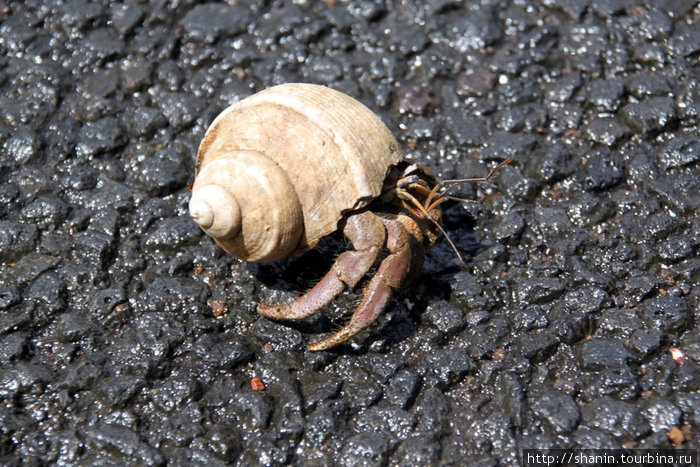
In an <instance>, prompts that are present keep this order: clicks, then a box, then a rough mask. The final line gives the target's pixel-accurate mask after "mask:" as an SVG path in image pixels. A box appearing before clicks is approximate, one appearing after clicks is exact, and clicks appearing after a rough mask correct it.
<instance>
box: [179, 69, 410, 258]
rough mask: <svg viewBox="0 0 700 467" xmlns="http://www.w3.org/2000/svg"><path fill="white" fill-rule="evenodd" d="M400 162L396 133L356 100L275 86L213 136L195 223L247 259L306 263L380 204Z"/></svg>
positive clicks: (228, 117)
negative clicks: (328, 239)
mask: <svg viewBox="0 0 700 467" xmlns="http://www.w3.org/2000/svg"><path fill="white" fill-rule="evenodd" d="M401 159H403V152H402V151H401V149H400V146H399V144H398V142H397V141H396V139H395V138H394V137H393V136H392V134H391V132H390V131H389V129H388V128H387V127H386V126H385V125H384V124H383V123H382V122H381V120H380V119H379V118H378V117H377V116H376V115H375V114H374V113H372V111H370V110H369V109H368V108H367V107H365V106H364V105H362V104H361V103H360V102H358V101H356V100H355V99H353V98H351V97H349V96H347V95H345V94H343V93H341V92H338V91H334V90H332V89H329V88H326V87H323V86H317V85H312V84H298V83H295V84H283V85H279V86H275V87H272V88H269V89H267V90H265V91H262V92H259V93H257V94H254V95H252V96H250V97H248V98H246V99H243V100H241V101H240V102H238V103H236V104H234V105H232V106H231V107H229V108H227V109H226V110H224V111H223V112H222V113H221V114H220V115H219V116H218V117H217V118H216V119H215V120H214V122H213V123H212V124H211V126H210V127H209V129H208V130H207V132H206V134H205V136H204V139H203V140H202V143H201V145H200V147H199V152H198V154H197V163H196V169H195V182H194V185H193V187H192V198H191V200H190V206H189V209H190V215H191V217H192V219H193V220H194V221H195V222H197V224H199V225H200V227H201V228H202V229H203V230H204V231H205V232H206V233H207V234H209V235H211V236H212V237H213V238H214V240H215V241H216V242H217V243H218V244H219V245H220V246H221V247H222V248H223V249H224V250H226V251H227V252H228V253H230V254H232V255H234V256H236V257H238V258H241V259H243V260H246V261H255V262H266V261H274V260H278V259H281V258H284V257H287V256H299V255H301V254H303V253H304V252H306V251H307V250H309V249H311V248H313V247H314V246H315V245H316V244H317V243H318V241H319V240H320V239H321V238H322V237H324V236H325V235H328V234H329V233H331V232H333V231H335V230H336V229H337V227H338V222H339V221H340V219H341V218H342V216H343V215H344V214H345V213H346V212H349V211H352V210H356V209H360V208H362V207H364V206H366V205H367V204H368V203H369V202H370V201H372V199H374V198H375V197H377V196H378V195H379V194H380V193H381V190H382V185H383V182H384V178H385V176H386V173H387V170H388V169H389V167H391V166H393V165H395V164H397V163H398V162H399V161H400V160H401Z"/></svg>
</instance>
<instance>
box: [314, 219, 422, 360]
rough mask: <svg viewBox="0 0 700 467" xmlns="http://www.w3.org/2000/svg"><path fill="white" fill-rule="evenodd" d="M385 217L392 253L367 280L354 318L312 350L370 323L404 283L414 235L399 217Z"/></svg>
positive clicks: (388, 246) (325, 348)
mask: <svg viewBox="0 0 700 467" xmlns="http://www.w3.org/2000/svg"><path fill="white" fill-rule="evenodd" d="M382 221H383V222H384V225H385V227H386V230H387V248H388V249H389V251H390V252H391V254H390V255H389V256H387V257H386V258H385V259H384V260H383V261H382V263H381V265H380V266H379V270H378V271H377V273H376V274H375V276H374V277H372V280H370V282H369V284H367V287H366V288H365V290H364V293H363V295H362V301H361V302H360V304H359V305H358V307H357V308H356V309H355V311H354V312H353V314H352V318H350V322H349V323H348V324H347V325H346V326H344V327H343V328H341V329H340V330H339V331H337V332H336V333H335V334H333V335H332V336H330V337H328V338H326V339H323V340H322V341H319V342H316V343H315V344H311V345H309V347H308V349H309V350H311V351H318V350H327V349H329V348H331V347H333V346H336V345H338V344H340V343H341V342H343V341H345V340H346V339H348V338H350V337H352V336H354V335H355V334H357V333H358V332H359V331H360V330H362V329H364V328H366V327H367V326H369V325H370V324H371V323H373V322H374V320H376V319H377V317H378V316H379V314H380V313H381V312H382V311H383V310H384V308H386V305H387V303H388V302H389V298H390V297H391V293H392V292H393V291H395V290H397V289H399V288H400V287H401V283H402V282H403V279H404V278H405V277H406V275H407V273H408V271H409V268H410V266H411V259H412V258H411V255H412V251H411V245H410V242H411V235H410V234H409V232H408V231H407V230H406V227H405V226H404V225H403V223H402V222H400V221H399V220H396V219H382Z"/></svg>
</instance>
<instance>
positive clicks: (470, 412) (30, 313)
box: [0, 0, 700, 466]
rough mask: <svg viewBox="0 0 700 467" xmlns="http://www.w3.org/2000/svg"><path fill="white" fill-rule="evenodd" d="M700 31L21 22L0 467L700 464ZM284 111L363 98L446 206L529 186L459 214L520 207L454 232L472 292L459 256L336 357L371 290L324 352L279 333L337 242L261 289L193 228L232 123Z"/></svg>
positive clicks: (295, 334) (576, 12) (602, 20)
mask: <svg viewBox="0 0 700 467" xmlns="http://www.w3.org/2000/svg"><path fill="white" fill-rule="evenodd" d="M699 20H700V7H698V4H697V2H695V1H689V0H665V1H653V0H636V1H632V0H567V1H553V0H502V1H495V0H493V1H491V0H482V1H459V0H429V1H425V2H424V1H417V0H405V1H398V0H391V1H390V0H386V1H379V2H370V1H342V0H327V1H325V2H312V1H304V0H298V1H294V2H293V1H266V2H255V1H246V0H241V1H231V2H228V3H225V2H211V3H199V2H195V1H191V0H182V1H161V0H157V1H149V2H146V1H138V0H131V1H114V2H111V1H107V0H102V1H97V2H94V1H87V0H78V1H70V0H66V1H59V0H48V1H46V0H25V1H10V2H2V3H1V4H0V464H3V465H48V464H59V465H159V466H160V465H327V466H332V465H340V466H355V465H378V466H383V465H390V466H394V465H402V466H403V465H439V464H444V465H460V466H461V465H473V466H496V465H522V458H521V456H522V452H523V449H528V448H542V449H544V448H553V447H558V448H575V447H579V448H618V447H626V448H673V449H678V448H697V446H698V441H697V440H698V433H699V432H700V393H699V392H698V389H699V387H700V380H699V376H700V371H699V365H700V331H699V324H700V312H699V311H698V305H699V295H700V287H698V282H699V278H700V258H699V257H698V247H699V245H700V240H699V234H698V233H699V232H700V225H699V221H698V209H699V204H700V176H699V173H700V172H699V170H698V168H699V163H700V120H699V119H700V62H699V58H700V27H699V26H698V23H699ZM284 82H310V83H317V84H324V85H328V86H331V87H333V88H336V89H339V90H341V91H343V92H346V93H348V94H350V95H352V96H354V97H356V98H358V99H359V100H361V101H362V102H364V103H365V104H366V105H367V106H369V107H370V108H371V109H373V110H374V111H376V112H377V113H378V114H379V115H380V116H381V117H382V119H383V120H384V121H385V122H386V123H387V125H388V126H389V127H390V128H391V129H392V131H393V132H394V134H395V135H396V136H397V138H398V139H399V141H401V143H402V144H403V146H404V147H405V148H407V152H408V154H409V156H410V157H411V158H412V159H414V160H417V161H420V162H422V163H424V164H426V165H427V166H428V167H430V168H431V169H432V170H433V171H434V172H435V173H436V174H437V175H438V176H439V177H440V178H442V179H451V178H460V177H474V176H480V175H484V174H486V173H487V172H488V170H489V169H490V168H493V167H494V166H496V165H497V164H498V163H499V162H501V161H503V160H505V159H507V158H508V157H512V158H514V159H515V162H514V163H512V164H510V165H508V166H507V167H505V168H504V169H503V170H502V171H501V172H500V173H499V175H498V177H497V178H496V180H495V183H496V185H497V188H492V187H482V188H483V189H482V188H479V187H475V186H467V187H465V188H464V189H463V190H462V191H461V193H460V195H461V196H463V197H465V198H468V199H479V198H483V197H484V196H486V195H487V194H488V193H492V192H494V191H498V192H500V193H501V196H499V197H496V198H493V199H491V200H489V201H488V202H487V203H485V204H483V205H474V204H456V203H454V204H453V205H450V206H447V208H446V210H445V219H444V226H445V230H446V231H447V232H448V234H449V235H450V237H451V238H452V240H453V241H454V242H455V244H456V245H457V247H458V249H459V250H460V252H461V253H462V254H463V255H464V257H465V261H466V265H465V266H462V265H460V264H459V262H458V261H457V259H456V257H455V255H454V253H453V252H452V250H451V249H450V247H449V245H448V244H447V242H445V241H444V240H441V241H440V242H439V243H438V244H437V245H436V246H435V247H434V248H433V249H432V250H431V251H430V253H429V254H428V257H427V260H426V265H425V268H424V271H423V274H422V275H421V276H420V277H419V279H418V280H417V281H416V283H414V284H413V286H412V287H410V288H409V289H408V290H407V291H406V292H405V293H403V294H398V295H397V296H396V298H395V300H393V301H392V302H391V303H390V305H389V307H388V309H387V312H386V313H385V314H384V315H383V316H382V318H381V319H380V320H379V322H378V323H376V324H375V326H373V327H372V328H371V329H369V330H368V331H366V332H363V333H362V334H361V335H359V336H358V337H356V338H354V339H352V340H351V341H350V342H348V343H346V344H345V345H343V346H341V347H339V348H337V349H334V350H332V351H329V352H321V353H311V352H308V351H306V350H305V347H306V345H308V344H309V343H311V342H315V341H316V340H319V339H320V338H321V337H323V336H326V335H328V334H327V333H329V332H332V331H333V330H335V329H337V327H338V326H340V325H342V324H343V323H344V322H345V320H346V319H347V317H348V315H349V313H350V312H351V310H352V307H353V305H354V304H355V303H357V300H358V297H359V295H358V292H359V291H356V292H355V293H346V294H344V295H343V296H342V297H340V298H339V299H338V300H336V301H335V302H334V303H333V304H332V305H331V306H329V307H327V309H325V310H324V311H323V312H322V313H321V314H320V315H317V316H315V317H313V318H311V319H309V320H307V321H305V322H303V323H297V324H290V323H284V322H276V321H270V320H268V319H265V318H262V317H260V316H258V314H257V313H256V310H255V307H256V304H257V303H258V302H259V301H262V300H268V301H270V300H288V299H291V298H292V297H293V296H295V294H296V293H298V292H300V291H304V290H306V289H308V288H309V287H310V286H311V285H312V284H313V283H314V281H316V280H318V278H319V277H321V276H322V275H323V274H324V273H325V272H326V271H327V270H328V268H329V267H330V264H331V263H332V260H333V257H334V255H336V254H337V252H338V250H339V249H342V248H343V247H344V246H345V244H344V242H343V240H342V238H340V237H339V236H337V235H336V236H332V237H329V239H328V240H327V241H325V242H323V244H322V245H321V247H320V248H319V249H317V250H314V251H312V252H310V253H308V254H307V255H305V256H303V257H302V258H300V259H297V260H286V261H282V262H279V263H275V264H266V265H250V264H245V263H242V262H240V261H238V260H236V259H234V258H232V257H230V256H227V255H225V254H224V253H223V252H222V251H221V250H220V249H219V248H217V247H216V245H215V244H214V243H213V241H212V240H211V239H210V238H208V237H207V236H205V235H203V234H202V233H201V231H200V230H199V229H198V228H197V226H196V225H195V224H194V223H193V222H192V221H191V220H190V219H189V218H188V216H187V202H188V200H189V192H188V189H187V188H188V185H189V184H190V183H192V178H193V165H194V158H195V154H196V150H197V146H198V144H199V141H200V139H201V137H202V136H203V134H204V132H205V130H206V128H207V126H208V125H209V123H211V121H212V120H213V118H214V117H215V116H216V115H217V114H218V113H219V112H220V111H221V110H223V109H224V108H225V107H226V106H228V105H229V104H231V103H233V102H236V101H237V100H239V99H241V98H243V97H245V96H247V95H250V94H252V93H254V92H256V91H259V90H262V89H264V88H266V87H269V86H272V85H275V84H280V83H284ZM319 183H323V181H322V180H320V181H319ZM214 312H216V314H219V312H223V314H221V315H220V316H218V317H217V316H214ZM254 378H260V379H259V380H258V379H254ZM260 383H262V384H260Z"/></svg>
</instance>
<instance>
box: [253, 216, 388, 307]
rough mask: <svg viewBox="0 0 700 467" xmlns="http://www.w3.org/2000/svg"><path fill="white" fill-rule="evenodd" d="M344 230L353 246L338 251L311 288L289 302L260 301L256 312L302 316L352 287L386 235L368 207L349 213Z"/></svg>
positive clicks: (363, 273)
mask: <svg viewBox="0 0 700 467" xmlns="http://www.w3.org/2000/svg"><path fill="white" fill-rule="evenodd" d="M343 233H344V234H345V236H346V237H347V238H348V239H349V240H350V242H351V243H352V246H353V248H354V250H350V251H346V252H343V253H341V254H340V255H339V256H338V259H336V260H335V263H334V264H333V267H332V268H331V270H330V271H328V273H327V274H326V275H325V276H324V277H323V278H322V279H321V280H320V281H319V282H318V283H317V284H316V285H315V286H314V287H313V288H311V290H309V291H308V292H306V293H305V294H304V295H302V296H300V297H299V298H297V299H296V300H294V301H293V302H292V303H291V304H289V305H268V304H265V303H260V304H259V305H258V312H259V313H260V314H261V315H263V316H266V317H268V318H274V319H303V318H306V317H307V316H311V315H312V314H314V313H316V312H317V311H318V310H320V309H321V308H323V307H324V306H325V305H327V304H328V303H330V302H331V301H332V300H333V299H334V298H335V297H336V296H338V294H340V292H342V291H343V289H344V288H345V287H346V286H349V287H351V288H352V287H355V285H357V283H358V282H359V281H360V279H362V277H364V275H365V274H366V273H367V271H368V270H369V268H370V267H372V265H373V264H374V262H375V260H376V259H377V254H378V253H379V250H380V249H381V248H382V246H383V245H384V238H385V236H386V235H385V232H384V226H383V225H382V222H381V220H380V219H379V217H377V216H376V215H375V214H373V213H371V212H369V211H364V212H360V213H358V214H353V215H350V216H348V218H347V220H346V223H345V227H344V229H343Z"/></svg>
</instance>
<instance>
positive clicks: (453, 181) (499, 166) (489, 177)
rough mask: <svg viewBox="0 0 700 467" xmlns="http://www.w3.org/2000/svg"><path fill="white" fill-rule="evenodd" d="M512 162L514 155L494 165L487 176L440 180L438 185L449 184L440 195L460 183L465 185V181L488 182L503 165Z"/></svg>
mask: <svg viewBox="0 0 700 467" xmlns="http://www.w3.org/2000/svg"><path fill="white" fill-rule="evenodd" d="M511 162H513V158H512V157H509V158H508V159H506V160H505V161H503V162H501V163H500V164H498V165H497V166H496V167H494V168H493V169H492V170H491V172H489V174H488V175H487V176H485V177H477V178H462V179H456V180H443V181H442V182H440V183H439V184H438V185H442V186H445V185H449V186H448V187H447V188H445V190H444V191H443V192H442V193H440V196H444V195H446V194H447V193H448V192H449V191H451V190H452V189H454V188H456V187H458V186H460V185H464V184H465V183H487V182H488V181H489V180H491V179H492V178H493V176H494V175H496V174H497V173H498V172H499V171H500V170H501V169H502V168H503V167H505V166H506V165H508V164H510V163H511ZM436 186H437V185H436Z"/></svg>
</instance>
